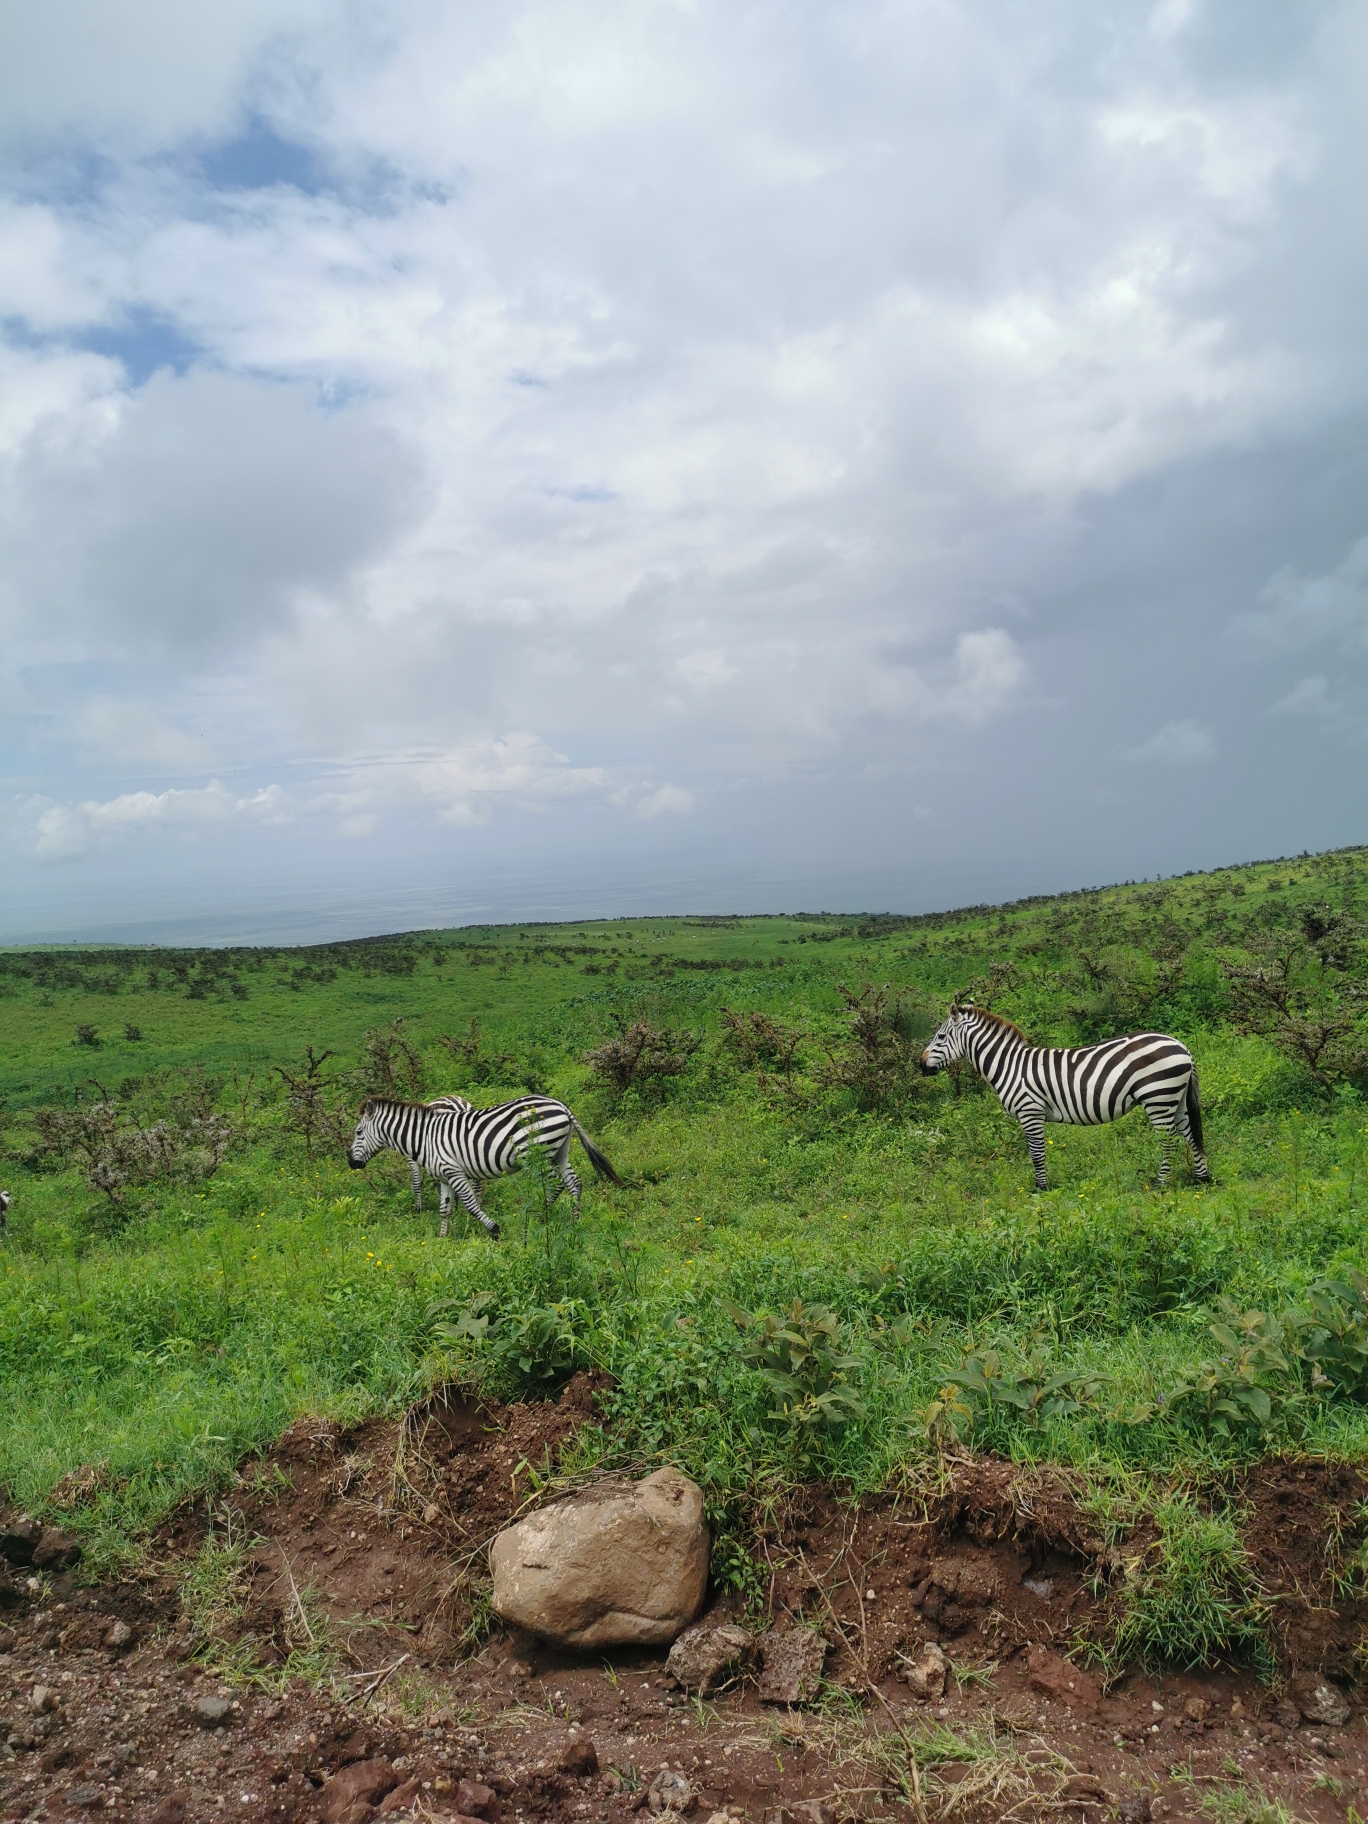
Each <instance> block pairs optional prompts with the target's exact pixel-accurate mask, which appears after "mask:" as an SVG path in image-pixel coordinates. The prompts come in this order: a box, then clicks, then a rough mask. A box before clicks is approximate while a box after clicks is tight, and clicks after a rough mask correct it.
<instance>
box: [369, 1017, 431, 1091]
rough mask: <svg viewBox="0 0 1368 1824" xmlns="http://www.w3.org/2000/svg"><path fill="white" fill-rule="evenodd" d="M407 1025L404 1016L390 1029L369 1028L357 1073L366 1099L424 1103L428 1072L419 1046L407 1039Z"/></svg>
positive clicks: (388, 1027)
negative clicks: (376, 1098) (391, 1099)
mask: <svg viewBox="0 0 1368 1824" xmlns="http://www.w3.org/2000/svg"><path fill="white" fill-rule="evenodd" d="M403 1025H404V1016H403V1014H402V1013H401V1014H400V1015H399V1017H398V1019H396V1020H395V1021H394V1022H393V1023H392V1024H391V1025H389V1026H370V1027H367V1029H366V1032H365V1035H364V1037H363V1038H362V1041H361V1050H362V1064H361V1068H360V1070H359V1071H358V1072H357V1076H358V1078H359V1088H360V1090H361V1092H362V1094H363V1095H367V1096H395V1097H397V1098H399V1099H400V1100H404V1101H410V1102H419V1101H421V1100H422V1096H423V1090H424V1088H425V1085H426V1077H427V1072H426V1070H425V1068H424V1064H423V1058H422V1054H421V1053H420V1052H419V1050H418V1048H417V1046H416V1045H414V1044H413V1042H412V1041H411V1040H410V1039H407V1038H406V1037H405V1036H404V1032H403Z"/></svg>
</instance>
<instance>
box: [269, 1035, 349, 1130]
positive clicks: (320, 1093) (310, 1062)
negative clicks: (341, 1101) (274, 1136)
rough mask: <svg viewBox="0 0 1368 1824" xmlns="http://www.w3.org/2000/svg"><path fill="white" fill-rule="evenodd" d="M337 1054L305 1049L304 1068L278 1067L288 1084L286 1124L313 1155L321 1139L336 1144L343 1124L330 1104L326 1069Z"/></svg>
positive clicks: (285, 1082) (286, 1087)
mask: <svg viewBox="0 0 1368 1824" xmlns="http://www.w3.org/2000/svg"><path fill="white" fill-rule="evenodd" d="M333 1055H334V1054H333V1053H332V1052H331V1051H323V1052H315V1051H314V1048H313V1046H312V1045H306V1046H305V1048H304V1068H303V1069H302V1070H299V1069H295V1070H287V1069H286V1068H285V1066H284V1065H283V1064H277V1065H276V1066H275V1071H276V1074H277V1076H279V1077H280V1078H281V1079H282V1080H283V1082H284V1084H285V1091H286V1099H285V1125H286V1127H288V1128H290V1129H291V1130H292V1131H293V1132H294V1133H296V1134H298V1135H299V1136H300V1138H301V1139H302V1140H303V1142H304V1145H305V1148H306V1149H307V1151H308V1152H309V1154H310V1156H312V1154H313V1150H314V1148H315V1146H316V1145H317V1144H318V1142H319V1141H320V1140H328V1141H336V1140H337V1139H338V1138H340V1135H341V1123H340V1121H339V1117H338V1115H337V1113H336V1112H335V1111H334V1110H333V1108H332V1107H331V1106H330V1104H329V1102H328V1083H327V1080H326V1079H325V1077H324V1075H323V1066H324V1065H325V1064H326V1063H327V1061H328V1059H329V1058H331V1057H332V1056H333Z"/></svg>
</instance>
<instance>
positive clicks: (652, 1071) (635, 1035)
mask: <svg viewBox="0 0 1368 1824" xmlns="http://www.w3.org/2000/svg"><path fill="white" fill-rule="evenodd" d="M701 1044H702V1040H701V1039H700V1038H699V1037H698V1035H697V1034H696V1033H691V1032H671V1031H670V1030H669V1029H668V1027H664V1026H653V1025H652V1024H651V1022H650V1021H649V1020H635V1021H633V1023H632V1024H631V1025H630V1026H627V1025H624V1024H622V1023H621V1022H619V1025H618V1032H617V1036H616V1037H615V1038H611V1039H605V1040H604V1041H603V1043H602V1044H601V1045H596V1046H595V1047H594V1049H593V1050H592V1051H591V1052H589V1053H588V1054H587V1056H586V1057H585V1060H584V1061H585V1063H586V1064H587V1065H588V1066H589V1068H590V1070H592V1071H593V1073H594V1075H595V1076H596V1077H597V1078H598V1079H599V1081H600V1083H602V1084H603V1085H604V1086H605V1087H606V1088H607V1089H608V1091H609V1093H610V1094H611V1095H612V1096H613V1098H614V1100H619V1099H620V1098H621V1097H623V1096H624V1095H626V1093H627V1091H628V1090H629V1089H635V1090H636V1091H638V1093H639V1094H642V1095H661V1094H663V1093H664V1088H665V1084H666V1083H667V1082H668V1081H669V1079H670V1078H671V1077H681V1076H683V1074H684V1072H685V1071H686V1070H687V1069H688V1068H689V1059H690V1058H691V1057H692V1056H693V1054H694V1053H695V1052H696V1051H697V1050H698V1047H699V1046H700V1045H701Z"/></svg>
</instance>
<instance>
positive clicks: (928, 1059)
mask: <svg viewBox="0 0 1368 1824" xmlns="http://www.w3.org/2000/svg"><path fill="white" fill-rule="evenodd" d="M975 1012H976V1009H975V1007H974V1003H973V1002H972V1001H956V1002H955V1004H954V1005H953V1006H952V1007H951V1009H950V1011H949V1013H947V1014H946V1016H945V1018H944V1019H943V1020H942V1021H941V1023H940V1025H939V1026H937V1028H936V1030H935V1031H934V1032H933V1033H932V1035H931V1043H930V1044H929V1045H928V1046H927V1048H926V1050H925V1051H924V1052H923V1053H922V1055H921V1067H922V1069H923V1070H924V1071H925V1072H926V1074H927V1076H934V1075H935V1073H936V1072H937V1071H938V1070H944V1069H945V1067H946V1065H947V1064H953V1063H955V1062H956V1060H957V1059H959V1058H962V1057H963V1056H964V1048H965V1045H966V1043H967V1042H968V1038H969V1033H970V1031H971V1030H972V1028H973V1024H974V1015H975Z"/></svg>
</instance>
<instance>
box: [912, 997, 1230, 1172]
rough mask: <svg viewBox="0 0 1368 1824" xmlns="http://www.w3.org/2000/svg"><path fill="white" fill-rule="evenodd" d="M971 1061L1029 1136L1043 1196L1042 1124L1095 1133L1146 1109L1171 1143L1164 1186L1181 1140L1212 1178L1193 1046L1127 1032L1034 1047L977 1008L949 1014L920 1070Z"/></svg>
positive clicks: (1163, 1163) (956, 1009) (1160, 1034)
mask: <svg viewBox="0 0 1368 1824" xmlns="http://www.w3.org/2000/svg"><path fill="white" fill-rule="evenodd" d="M959 1058H967V1059H968V1060H969V1062H970V1063H971V1064H972V1065H973V1066H974V1068H975V1069H976V1070H977V1071H978V1072H979V1074H980V1075H981V1076H983V1077H986V1078H987V1079H988V1081H989V1082H990V1083H991V1084H992V1086H993V1088H994V1089H995V1090H996V1091H997V1093H998V1100H999V1101H1000V1102H1001V1103H1002V1106H1003V1107H1004V1108H1005V1109H1006V1110H1007V1112H1008V1114H1011V1115H1015V1116H1016V1118H1017V1120H1018V1121H1020V1123H1021V1126H1022V1130H1023V1131H1024V1133H1025V1135H1026V1144H1027V1146H1028V1147H1029V1148H1030V1153H1031V1164H1032V1165H1033V1166H1034V1167H1035V1182H1036V1189H1037V1190H1038V1191H1043V1190H1045V1188H1046V1180H1045V1123H1046V1122H1047V1121H1063V1122H1067V1123H1068V1124H1069V1125H1071V1126H1075V1127H1093V1126H1096V1125H1098V1124H1099V1123H1100V1122H1103V1121H1116V1120H1118V1119H1119V1118H1120V1117H1121V1116H1122V1115H1124V1114H1127V1113H1129V1111H1130V1110H1131V1109H1132V1108H1134V1107H1136V1106H1137V1104H1138V1105H1139V1106H1140V1107H1142V1108H1143V1109H1144V1111H1145V1113H1146V1114H1147V1115H1148V1116H1149V1118H1150V1121H1151V1122H1152V1124H1153V1126H1154V1127H1155V1129H1156V1130H1157V1131H1158V1132H1159V1133H1160V1134H1162V1135H1163V1137H1164V1155H1163V1159H1162V1161H1161V1163H1160V1166H1159V1182H1160V1184H1163V1183H1165V1182H1166V1180H1167V1178H1168V1172H1169V1151H1170V1149H1171V1147H1172V1145H1173V1141H1174V1139H1175V1138H1176V1139H1179V1140H1185V1141H1186V1142H1187V1143H1188V1145H1189V1146H1191V1148H1192V1163H1193V1169H1194V1171H1195V1173H1196V1176H1197V1178H1198V1179H1199V1181H1200V1182H1201V1183H1203V1184H1207V1183H1210V1180H1211V1171H1210V1168H1209V1167H1208V1165H1207V1158H1206V1154H1205V1152H1204V1151H1203V1150H1202V1146H1203V1141H1202V1104H1201V1100H1200V1097H1199V1095H1198V1091H1197V1070H1196V1067H1195V1065H1194V1064H1193V1062H1192V1053H1191V1052H1190V1051H1189V1050H1188V1048H1187V1046H1186V1045H1182V1044H1180V1043H1179V1042H1178V1040H1177V1039H1172V1038H1170V1037H1169V1036H1168V1034H1167V1033H1163V1032H1130V1033H1125V1034H1124V1035H1123V1036H1122V1037H1121V1038H1118V1039H1104V1040H1103V1041H1102V1043H1101V1044H1100V1045H1066V1046H1061V1047H1058V1048H1055V1049H1052V1048H1050V1047H1048V1046H1042V1045H1030V1044H1028V1043H1027V1041H1026V1039H1025V1037H1024V1035H1023V1034H1022V1033H1021V1032H1020V1031H1019V1030H1018V1029H1017V1028H1016V1027H1015V1026H1013V1025H1012V1023H1011V1021H1010V1020H1004V1019H1002V1018H1001V1017H1000V1016H999V1015H997V1014H995V1013H989V1012H988V1011H987V1010H986V1009H985V1008H981V1007H975V1006H974V1004H973V1003H972V1002H971V1001H970V1002H965V1003H963V1004H961V1005H959V1006H955V1007H952V1008H951V1009H950V1012H949V1014H948V1016H947V1017H946V1019H945V1020H944V1021H943V1022H942V1023H941V1025H940V1026H939V1028H938V1029H937V1031H936V1033H935V1034H934V1036H933V1037H932V1040H931V1043H930V1044H929V1045H928V1046H927V1048H926V1050H925V1051H924V1052H923V1053H922V1069H923V1070H926V1071H936V1070H944V1068H945V1066H946V1065H947V1064H953V1063H955V1061H956V1060H957V1059H959Z"/></svg>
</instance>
